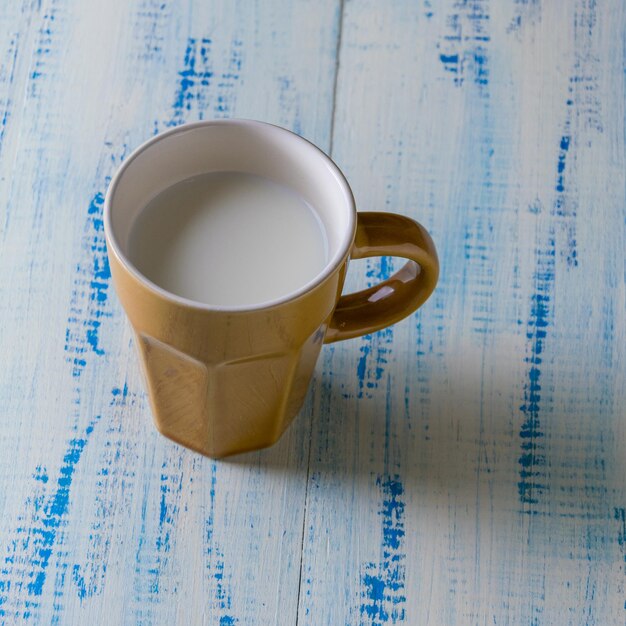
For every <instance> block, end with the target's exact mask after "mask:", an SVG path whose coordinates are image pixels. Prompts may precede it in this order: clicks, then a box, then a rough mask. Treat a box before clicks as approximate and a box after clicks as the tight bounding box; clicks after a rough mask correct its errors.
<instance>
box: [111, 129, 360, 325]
mask: <svg viewBox="0 0 626 626" xmlns="http://www.w3.org/2000/svg"><path fill="white" fill-rule="evenodd" d="M214 125H221V126H249V127H253V126H257V127H262V128H265V129H268V130H270V132H273V133H276V132H277V133H279V134H282V133H285V134H288V135H290V136H291V137H290V139H291V140H295V141H301V142H304V143H306V144H308V145H309V146H310V147H312V148H313V149H314V151H315V154H316V155H317V156H318V157H319V158H321V159H322V160H323V161H324V162H325V164H326V166H327V167H328V169H329V170H330V173H331V174H332V175H333V177H334V178H335V179H336V181H337V183H338V185H339V187H340V189H341V191H342V194H343V196H344V199H345V201H346V203H347V205H348V210H349V215H348V225H347V228H346V229H345V232H344V234H343V235H342V236H341V238H340V241H341V243H340V245H339V248H338V252H337V253H335V255H334V257H333V258H331V259H330V260H329V261H328V263H327V264H326V265H325V266H324V269H323V270H322V271H321V272H320V273H319V274H317V275H316V276H315V277H314V278H313V279H311V280H310V281H308V282H307V283H305V284H304V285H302V286H301V287H299V288H298V289H296V290H294V291H291V292H289V293H287V294H286V295H284V296H281V297H280V298H274V299H272V300H266V301H263V302H260V303H258V304H244V305H217V304H207V303H204V302H200V301H199V300H192V299H190V298H185V297H184V296H179V295H177V294H175V293H172V292H171V291H168V290H167V289H164V288H163V287H160V286H159V285H157V284H156V283H154V282H152V281H151V280H150V279H149V278H148V277H147V276H145V275H144V274H142V273H141V272H140V271H139V270H138V269H137V268H136V267H135V265H134V263H133V262H132V261H131V260H130V259H129V258H128V256H127V255H126V254H125V253H124V252H123V251H122V249H121V247H120V245H119V243H118V241H117V237H116V235H115V231H114V229H113V225H112V223H111V222H112V218H111V211H112V209H111V207H112V205H113V202H114V200H115V198H114V196H115V191H116V189H117V186H118V184H119V181H120V180H121V178H122V177H123V176H124V174H125V172H126V170H127V169H128V167H129V165H130V164H131V163H132V162H133V161H134V160H135V159H136V158H137V157H138V156H139V155H140V154H142V153H143V152H145V151H146V150H148V149H149V148H152V147H153V146H154V145H155V144H157V143H159V142H160V141H162V140H163V139H165V138H167V137H169V136H171V135H175V134H177V133H180V132H185V131H186V132H188V131H192V130H195V129H197V128H204V127H207V126H214ZM356 213H357V212H356V205H355V201H354V196H353V194H352V189H351V188H350V185H349V184H348V181H347V180H346V177H345V176H344V174H343V172H342V171H341V170H340V169H339V167H338V166H337V165H336V163H335V162H334V161H333V160H332V159H331V158H330V157H329V156H328V155H327V154H326V153H325V152H324V151H323V150H322V149H321V148H319V147H318V146H316V145H315V144H314V143H313V142H311V141H309V140H308V139H305V138H304V137H301V136H300V135H298V134H296V133H294V132H293V131H291V130H288V129H287V128H283V127H282V126H278V125H276V124H270V123H269V122H262V121H259V120H251V119H240V118H237V119H233V118H230V119H217V120H201V121H197V122H190V123H187V124H180V125H179V126H175V127H174V128H170V129H169V130H166V131H164V132H161V133H159V134H157V135H155V136H153V137H150V139H148V140H146V141H144V142H143V143H142V144H140V145H139V146H138V147H137V148H135V149H134V150H133V151H132V152H131V153H130V154H129V156H128V157H127V158H126V159H125V160H124V162H123V163H122V164H121V165H120V167H119V168H118V169H117V171H116V172H115V174H114V175H113V177H112V178H111V182H110V183H109V187H108V189H107V192H106V195H105V200H104V211H103V221H104V232H105V236H106V243H107V248H108V249H109V250H110V251H111V252H113V253H114V254H115V256H116V257H117V260H118V261H119V263H120V264H121V265H122V267H123V268H124V270H125V271H127V272H129V273H130V274H131V275H132V276H133V277H134V278H135V280H137V281H139V282H140V283H141V284H142V285H143V286H144V287H146V288H147V289H148V290H149V291H151V292H153V293H154V294H155V295H157V296H159V297H161V298H165V299H166V300H169V301H172V302H174V303H176V304H179V305H182V306H185V307H190V308H193V309H198V310H201V311H212V312H215V311H219V312H232V313H238V312H250V311H261V310H264V309H270V308H273V307H276V306H279V305H282V304H286V303H288V302H291V301H293V300H297V299H298V298H300V297H301V296H303V295H304V294H306V293H308V292H310V291H312V290H313V289H315V288H316V287H317V286H318V285H320V284H322V283H323V282H324V281H325V280H326V279H327V278H328V277H329V276H331V275H332V274H333V273H334V272H335V271H336V270H337V268H339V267H340V266H341V265H343V263H344V262H345V260H346V257H347V256H348V255H349V252H350V248H351V246H352V244H353V242H354V236H355V233H356Z"/></svg>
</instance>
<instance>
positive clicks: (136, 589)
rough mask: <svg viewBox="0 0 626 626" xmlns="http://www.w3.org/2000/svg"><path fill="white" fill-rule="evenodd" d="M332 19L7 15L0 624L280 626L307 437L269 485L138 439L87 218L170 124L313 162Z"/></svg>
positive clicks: (222, 8)
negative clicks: (276, 135) (276, 139)
mask: <svg viewBox="0 0 626 626" xmlns="http://www.w3.org/2000/svg"><path fill="white" fill-rule="evenodd" d="M338 17H339V13H338V11H337V6H336V4H335V3H334V2H322V3H298V4H292V3H289V2H284V3H273V4H272V6H271V7H266V8H263V9H262V8H261V7H260V6H253V5H251V4H249V3H215V2H213V3H202V4H200V3H189V4H187V5H175V4H170V3H167V2H151V1H141V2H131V3H129V2H111V3H103V4H97V3H81V2H72V1H70V0H58V1H56V2H44V3H32V5H24V7H23V8H20V9H16V10H15V11H14V13H13V14H11V15H9V16H7V17H5V22H6V23H5V22H3V24H2V26H3V28H4V29H5V31H6V32H7V33H9V34H12V33H17V34H16V37H17V36H18V35H19V36H20V37H23V38H24V40H25V41H27V42H28V45H27V44H26V43H25V44H24V46H23V47H22V48H19V49H18V50H17V53H15V52H14V51H13V50H14V48H15V44H12V43H11V39H9V40H8V42H7V45H6V46H5V49H3V51H2V54H3V58H9V59H11V58H12V56H11V55H12V54H13V56H14V57H15V55H16V54H18V56H17V61H16V62H15V67H16V70H15V71H13V70H9V71H8V72H7V73H6V74H5V73H3V94H4V93H5V92H6V93H7V94H8V95H7V96H6V97H4V96H3V98H2V106H3V107H4V108H5V109H6V110H7V111H9V113H10V114H9V115H7V119H8V122H7V124H6V125H5V127H3V128H6V129H7V130H6V131H5V132H4V135H3V145H2V159H3V160H2V173H3V178H4V180H5V185H4V186H3V189H2V206H3V211H2V228H3V230H2V240H3V247H2V270H3V271H2V276H1V278H0V281H1V285H2V287H1V289H2V293H3V295H4V298H3V302H2V313H3V322H2V327H3V335H2V340H3V354H5V355H7V357H8V363H9V367H8V369H7V370H5V375H4V376H3V383H2V384H3V402H2V418H1V419H2V427H3V453H4V454H3V459H5V460H3V465H2V493H3V496H2V504H3V508H2V511H3V515H2V518H1V520H2V521H1V522H0V524H1V530H0V537H2V541H1V542H0V615H1V616H2V617H1V618H0V621H2V620H6V622H7V623H16V622H18V621H32V622H36V623H63V624H67V623H74V624H79V623H80V624H84V623H90V622H92V623H133V624H135V623H145V624H148V623H161V624H166V623H174V622H176V623H194V624H195V623H201V622H202V623H207V624H209V623H210V624H213V623H221V624H228V623H254V622H257V623H271V622H281V623H294V622H295V620H296V610H297V592H298V583H299V581H298V578H299V567H300V549H301V543H302V518H303V511H304V497H305V490H304V483H305V477H306V460H307V458H308V457H307V450H308V448H307V441H308V432H309V430H310V428H309V426H308V423H307V422H306V421H302V422H300V424H299V428H297V429H293V430H292V431H291V432H290V433H289V436H288V437H286V438H285V440H284V441H283V442H282V443H281V445H280V446H279V447H277V448H276V449H274V450H273V451H272V452H271V454H270V457H271V458H274V459H276V460H277V461H280V462H284V463H288V466H289V469H288V471H285V472H276V471H273V470H272V468H271V467H269V468H268V467H266V466H265V465H262V464H260V463H259V461H258V459H256V460H255V458H254V457H252V458H250V457H249V458H248V459H247V461H246V462H245V463H239V464H237V463H231V464H223V463H222V464H220V465H217V464H215V463H213V462H210V461H209V460H207V459H202V458H200V457H198V456H197V455H194V454H191V453H190V452H188V451H186V450H184V449H182V448H180V447H178V446H176V445H174V444H172V443H169V442H167V441H166V440H165V439H163V438H162V437H159V436H158V435H157V434H156V433H155V432H154V429H153V427H152V425H151V423H150V416H149V412H148V408H147V405H146V402H145V396H144V393H143V390H142V385H141V382H140V380H139V377H138V373H137V364H136V358H135V356H134V354H133V353H132V351H131V345H130V343H131V342H130V334H129V331H128V327H127V325H126V323H125V321H124V318H123V315H122V313H121V310H120V307H119V305H118V303H117V300H116V299H115V297H114V295H113V294H112V287H111V285H110V276H109V269H108V264H107V260H106V256H105V248H104V238H103V232H102V221H101V211H102V201H103V193H104V191H105V189H106V186H107V184H108V180H109V177H110V176H111V174H112V172H113V171H114V170H115V168H116V167H117V166H118V165H119V163H120V162H121V160H122V159H123V158H124V156H125V155H126V154H128V151H129V150H130V149H132V147H134V146H135V145H137V144H139V143H140V142H141V141H143V140H144V139H146V138H147V137H149V136H150V135H151V134H153V133H154V132H157V131H159V130H162V129H165V128H167V127H168V126H170V125H173V124H179V123H182V122H185V121H189V120H195V119H202V118H209V117H226V116H233V115H236V116H242V117H246V116H248V117H257V118H261V119H267V120H268V121H271V122H275V123H278V124H281V125H283V126H287V127H290V128H293V129H295V130H297V131H298V132H301V133H303V134H304V135H306V136H307V137H310V138H311V139H312V140H314V141H316V142H317V143H319V144H320V145H321V146H323V147H326V148H328V145H329V140H330V120H331V107H332V90H333V85H334V77H335V51H336V29H337V26H338ZM20 41H21V39H20ZM3 45H4V40H3ZM18 70H19V72H18ZM12 72H13V74H15V76H13V74H12ZM14 112H15V114H14ZM7 138H8V139H7ZM5 142H6V143H5ZM260 589H263V590H264V591H263V593H260V592H259V590H260Z"/></svg>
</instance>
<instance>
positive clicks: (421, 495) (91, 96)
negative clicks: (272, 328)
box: [0, 0, 626, 625]
mask: <svg viewBox="0 0 626 626" xmlns="http://www.w3.org/2000/svg"><path fill="white" fill-rule="evenodd" d="M5 4H7V5H8V6H7V7H4V8H3V9H2V12H0V124H1V126H0V270H1V271H0V292H1V293H2V299H1V301H0V311H1V314H2V323H1V324H0V345H1V348H2V354H3V355H4V359H5V360H4V367H3V374H2V376H0V397H1V400H2V402H1V403H0V427H1V428H2V431H1V432H2V439H1V442H0V445H1V447H2V454H1V455H0V623H7V624H13V623H20V622H24V623H41V624H47V623H59V624H75V623H80V624H83V623H90V622H91V623H105V622H106V623H125V624H153V623H154V624H171V623H183V624H185V623H188V624H196V623H206V624H266V623H267V624H270V623H276V624H286V625H290V624H295V623H296V622H297V623H300V624H314V625H316V624H333V625H334V624H361V623H362V624H380V623H406V624H434V625H440V624H453V623H457V624H508V623H510V624H533V625H541V624H555V623H559V624H599V625H600V624H601V625H606V624H620V623H623V622H624V619H625V616H626V610H625V601H626V572H625V567H626V513H625V511H626V490H625V487H624V476H625V475H626V461H625V459H626V457H625V455H624V452H623V451H624V449H626V445H625V444H626V430H625V428H624V424H625V423H626V420H625V419H624V418H625V417H626V415H625V410H624V406H626V397H625V395H624V391H623V387H624V380H625V379H626V362H625V360H624V355H623V352H624V351H623V346H624V345H625V344H626V315H625V306H624V304H625V301H626V294H625V288H624V266H623V263H624V257H625V256H626V245H625V240H626V234H625V231H624V196H625V187H626V183H625V172H626V167H625V165H626V164H625V163H624V161H625V157H624V136H625V135H624V104H625V101H624V86H625V85H624V64H625V58H624V56H623V55H624V52H623V51H624V32H625V28H626V16H625V14H624V8H623V6H622V5H621V3H619V2H617V1H616V0H615V1H612V2H606V3H602V4H600V3H596V2H594V1H592V0H576V1H575V2H568V3H566V2H560V3H539V2H536V1H534V0H508V1H507V2H502V3H499V2H498V3H496V2H494V1H493V0H492V1H491V2H489V1H488V0H469V1H467V2H452V1H448V2H434V1H430V0H421V1H420V2H408V1H407V2H404V1H401V2H393V3H379V2H374V0H347V1H346V2H345V3H343V4H342V3H340V2H339V0H336V1H330V0H324V1H323V2H308V1H302V2H288V1H286V0H285V1H280V2H272V3H260V4H255V5H251V4H250V3H245V2H213V1H212V2H203V3H188V4H187V5H184V6H183V5H181V4H177V3H170V2H167V1H165V0H164V1H159V2H156V1H154V0H134V1H132V2H122V1H121V0H115V1H112V2H107V3H93V2H78V1H77V0H43V1H42V2H24V3H22V6H18V3H5ZM229 116H237V117H250V118H258V119H264V120H267V121H270V122H274V123H277V124H280V125H283V126H287V127H289V128H292V129H294V130H296V131H297V132H299V133H301V134H302V135H304V136H305V137H307V138H308V139H311V140H312V141H314V142H315V143H317V144H318V145H320V146H321V147H322V148H323V149H325V150H327V151H332V155H333V157H334V158H335V160H336V161H337V162H338V164H339V165H340V166H341V167H342V168H343V169H344V171H345V173H346V175H347V176H348V178H349V179H350V181H351V183H352V184H353V188H354V191H355V195H356V198H357V201H358V203H359V206H360V208H361V209H362V210H390V211H401V212H404V213H406V214H409V215H412V216H414V217H416V218H417V219H419V220H420V221H422V222H423V223H424V224H425V225H426V226H427V227H428V228H430V229H431V231H432V233H433V236H434V238H435V241H436V242H437V244H438V246H439V249H440V253H441V261H442V278H441V283H440V286H439V288H438V290H437V292H436V294H435V295H434V296H433V298H432V299H431V300H430V301H429V302H428V303H427V304H426V305H425V306H424V308H423V310H422V311H421V312H420V313H418V314H417V315H416V316H415V317H413V318H412V319H410V320H407V321H405V322H403V323H401V324H398V325H397V326H395V327H394V328H393V329H390V330H387V331H383V332H381V333H379V334H377V335H375V336H372V337H367V338H363V339H357V340H354V341H351V342H345V343H342V344H335V345H333V346H329V347H327V348H325V349H324V352H323V355H322V358H321V359H320V363H319V365H318V369H317V374H316V377H315V380H314V382H313V385H312V389H311V393H310V395H309V399H308V401H307V404H306V406H305V408H304V409H303V411H302V413H301V415H300V417H299V418H298V420H297V421H296V423H295V424H294V426H293V427H292V428H291V429H290V430H289V431H288V433H287V435H286V436H285V438H284V439H283V440H282V441H281V442H280V443H279V444H278V445H277V446H276V447H274V448H272V449H270V450H268V451H264V452H260V453H257V454H253V455H248V456H242V457H240V458H237V459H235V460H231V461H228V462H219V463H214V462H212V461H210V460H208V459H204V458H201V457H199V456H197V455H195V454H193V453H191V452H189V451H187V450H184V449H181V448H179V447H178V446H176V445H175V444H173V443H170V442H168V441H167V440H165V439H164V438H162V437H160V436H159V435H157V434H156V432H155V431H154V428H153V427H152V425H151V422H150V417H149V413H148V407H147V404H146V400H145V395H144V392H143V388H142V385H141V381H140V378H139V375H138V370H137V362H136V358H135V355H134V353H133V350H132V346H131V337H130V332H129V330H128V327H127V325H126V323H125V321H124V317H123V315H122V312H121V310H120V307H119V304H118V303H117V300H116V298H115V296H114V294H113V293H112V287H111V285H110V283H109V277H108V266H107V265H106V260H105V255H104V247H103V246H104V242H103V236H102V225H101V221H100V217H101V215H100V213H101V208H102V194H103V192H104V190H105V189H106V185H107V181H108V177H109V176H110V175H111V173H112V172H113V171H114V170H115V168H116V167H117V166H118V164H119V163H120V162H121V161H122V160H123V158H124V156H125V155H126V154H127V153H128V151H129V150H130V149H131V148H133V147H134V146H136V145H138V144H139V143H141V141H143V140H144V139H145V138H147V137H149V136H150V135H151V134H153V133H154V132H157V131H159V130H162V129H165V128H167V127H168V126H171V125H174V124H179V123H182V122H185V121H192V120H196V119H201V118H202V119H207V118H210V117H229ZM391 266H392V263H391V262H389V261H387V260H385V261H383V263H382V264H380V263H376V262H373V261H372V262H370V261H368V262H363V263H354V264H353V265H352V266H351V276H350V279H349V283H350V285H351V286H352V287H354V286H356V285H358V284H363V283H364V282H367V281H372V282H373V281H376V280H378V279H379V277H380V276H381V275H384V274H385V273H386V272H388V271H389V270H390V268H391Z"/></svg>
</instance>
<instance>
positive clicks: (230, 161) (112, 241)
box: [104, 120, 439, 458]
mask: <svg viewBox="0 0 626 626" xmlns="http://www.w3.org/2000/svg"><path fill="white" fill-rule="evenodd" d="M217 171H221V172H224V171H235V172H244V173H250V174H256V175H258V176H263V177H265V178H267V179H270V180H272V181H274V182H276V183H279V184H281V185H283V186H285V187H287V188H290V189H292V190H294V191H296V192H297V193H298V194H299V195H300V196H301V197H302V198H303V199H304V200H306V201H307V202H308V203H309V204H310V205H311V206H312V207H314V208H315V210H316V212H317V213H318V214H319V216H320V218H321V220H322V222H323V224H324V227H325V230H326V234H327V239H328V251H329V254H328V258H329V261H328V262H327V264H326V266H325V268H324V269H323V271H322V272H321V273H320V274H319V275H318V276H317V277H316V278H315V279H314V280H312V281H311V282H309V283H308V284H305V285H302V286H301V287H300V288H299V289H297V290H296V291H294V292H293V293H290V294H288V295H287V296H285V297H282V298H278V299H276V300H273V301H271V302H269V303H263V305H262V306H231V307H224V306H211V305H208V304H203V303H200V302H195V301H192V300H188V299H186V298H183V297H180V296H178V295H175V294H173V293H169V292H168V291H166V290H164V289H163V288H161V287H159V286H158V285H156V284H154V283H152V282H151V281H150V280H148V279H147V278H146V277H145V276H143V275H142V274H141V273H140V272H139V271H138V270H137V268H136V267H135V266H134V265H133V263H132V262H131V261H130V260H129V255H128V240H129V235H130V231H131V227H132V226H133V224H134V222H135V219H136V218H137V215H138V214H139V212H140V211H141V210H142V209H143V208H144V207H145V206H146V204H147V203H148V202H149V201H150V200H151V199H152V198H154V197H155V196H156V195H157V194H158V193H160V192H161V191H163V190H164V189H166V188H168V187H170V186H172V185H174V184H176V183H178V182H180V181H183V180H185V179H187V178H190V177H192V176H196V175H199V174H204V173H208V172H217ZM104 228H105V233H106V242H107V250H108V256H109V262H110V267H111V273H112V277H113V282H114V285H115V289H116V291H117V294H118V297H119V299H120V301H121V303H122V306H123V307H124V309H125V311H126V314H127V316H128V319H129V320H130V323H131V325H132V328H133V330H134V335H135V342H136V346H137V348H138V350H139V354H140V357H141V365H142V370H143V373H144V377H145V380H146V383H147V388H148V395H149V398H150V405H151V408H152V412H153V416H154V421H155V423H156V427H157V428H158V430H159V431H160V432H161V433H162V434H163V435H165V436H166V437H168V438H170V439H172V440H174V441H176V442H178V443H180V444H182V445H183V446H186V447H187V448H191V449H192V450H195V451H197V452H200V453H201V454H204V455H206V456H210V457H214V458H219V457H223V456H227V455H231V454H236V453H240V452H245V451H248V450H255V449H259V448H264V447H266V446H270V445H272V444H273V443H275V442H276V441H277V440H278V439H279V438H280V436H281V435H282V433H283V432H284V431H285V429H286V428H287V426H289V424H290V423H291V421H292V420H293V418H294V417H295V415H296V414H297V413H298V411H299V410H300V407H301V405H302V403H303V401H304V398H305V395H306V391H307V388H308V386H309V382H310V379H311V376H312V374H313V370H314V367H315V362H316V360H317V357H318V355H319V352H320V349H321V347H322V344H323V343H330V342H334V341H340V340H342V339H350V338H352V337H358V336H360V335H364V334H366V333H372V332H374V331H377V330H379V329H381V328H384V327H386V326H389V325H391V324H394V323H395V322H397V321H399V320H401V319H402V318H404V317H406V316H407V315H409V314H410V313H412V312H413V311H415V309H417V308H418V307H419V306H420V305H421V304H422V303H423V302H424V301H425V300H426V299H427V298H428V296H429V295H430V294H431V293H432V291H433V289H434V288H435V284H436V282H437V278H438V273H439V265H438V261H437V253H436V251H435V247H434V245H433V242H432V240H431V238H430V236H429V234H428V233H427V231H426V230H425V229H424V228H423V227H422V226H421V225H420V224H418V223H417V222H415V221H414V220H412V219H410V218H408V217H404V216H402V215H395V214H390V213H357V211H356V208H355V204H354V198H353V196H352V192H351V190H350V187H349V186H348V183H347V181H346V179H345V178H344V176H343V174H342V173H341V171H340V170H339V168H338V167H337V166H336V165H335V164H334V163H333V162H332V161H331V159H330V158H329V157H328V156H326V155H325V154H324V153H323V152H322V151H321V150H320V149H318V148H317V147H315V146H314V145H313V144H311V143H309V142H308V141H306V140H305V139H303V138H301V137H299V136H298V135H295V134H294V133H291V132H290V131H288V130H285V129H283V128H280V127H277V126H273V125H271V124H267V123H263V122H257V121H251V120H215V121H205V122H198V123H194V124H187V125H183V126H178V127H176V128H173V129H171V130H168V131H167V132H164V133H162V134H160V135H156V136H155V137H153V138H152V139H150V140H149V141H147V142H145V143H144V144H143V145H141V146H140V147H139V148H137V149H136V150H135V151H134V152H133V153H132V154H131V155H130V156H129V157H128V158H127V159H126V160H125V162H124V163H123V164H122V166H121V167H120V169H119V170H118V172H117V173H116V174H115V176H114V177H113V179H112V181H111V184H110V186H109V189H108V191H107V195H106V200H105V206H104ZM285 236H286V237H288V236H289V234H288V233H285ZM382 255H390V256H399V257H404V258H406V259H408V260H407V263H406V264H405V265H404V266H403V267H402V268H401V269H400V270H399V271H398V272H396V273H395V274H394V275H393V276H391V277H390V278H389V279H387V280H385V281H383V282H381V283H380V284H377V285H375V286H373V287H370V288H369V289H365V290H363V291H359V292H357V293H351V294H348V295H342V294H341V291H342V288H343V283H344V278H345V275H346V270H347V268H348V261H349V259H350V258H352V259H361V258H365V257H371V256H382ZM216 271H219V268H217V269H216ZM267 279H268V280H271V276H268V277H267Z"/></svg>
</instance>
